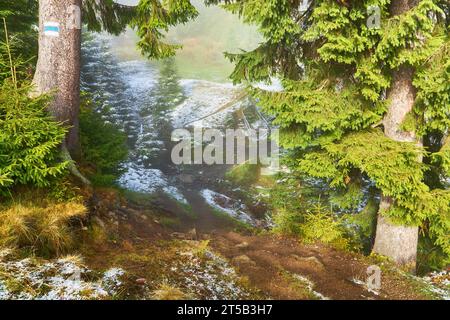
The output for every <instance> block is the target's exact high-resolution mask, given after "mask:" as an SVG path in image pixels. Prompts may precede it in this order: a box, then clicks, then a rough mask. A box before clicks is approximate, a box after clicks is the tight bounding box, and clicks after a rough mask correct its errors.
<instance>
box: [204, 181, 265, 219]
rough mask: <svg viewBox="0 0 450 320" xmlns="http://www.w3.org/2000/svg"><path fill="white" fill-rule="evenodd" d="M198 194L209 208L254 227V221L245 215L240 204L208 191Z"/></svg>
mask: <svg viewBox="0 0 450 320" xmlns="http://www.w3.org/2000/svg"><path fill="white" fill-rule="evenodd" d="M200 194H201V196H202V197H203V198H204V199H205V201H206V202H207V203H208V204H209V205H210V206H211V207H213V208H215V209H217V210H219V211H221V212H223V213H226V214H227V215H229V216H230V217H232V218H234V219H237V220H239V221H242V222H245V223H248V224H250V225H252V226H256V222H255V220H254V219H253V218H252V217H251V216H249V215H248V214H247V213H245V211H244V210H246V207H245V205H243V204H241V203H240V202H238V201H236V200H233V199H231V198H230V197H227V196H226V195H223V194H220V193H218V192H215V191H212V190H209V189H204V190H202V191H201V192H200Z"/></svg>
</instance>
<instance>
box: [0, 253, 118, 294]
mask: <svg viewBox="0 0 450 320" xmlns="http://www.w3.org/2000/svg"><path fill="white" fill-rule="evenodd" d="M10 254H11V252H10V251H9V250H2V251H0V272H1V275H2V276H1V277H0V300H31V299H33V300H91V299H110V298H112V297H114V296H116V295H117V293H118V292H119V290H120V288H121V285H122V280H121V277H122V276H123V275H124V274H125V272H124V271H123V270H122V269H119V268H112V269H109V270H107V271H106V272H105V273H103V274H95V273H93V272H92V271H91V270H89V269H88V268H86V267H84V266H83V265H82V263H81V262H80V261H79V258H78V257H67V258H61V259H58V260H54V261H43V262H40V261H38V260H35V259H31V258H27V259H23V260H13V259H11V260H9V259H8V258H9V256H10Z"/></svg>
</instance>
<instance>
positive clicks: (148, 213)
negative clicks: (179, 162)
mask: <svg viewBox="0 0 450 320" xmlns="http://www.w3.org/2000/svg"><path fill="white" fill-rule="evenodd" d="M103 197H104V196H103ZM103 203H104V204H107V205H106V206H105V207H104V208H101V207H97V210H96V212H95V215H94V217H93V221H96V222H95V223H96V224H97V225H98V224H99V222H98V220H100V221H101V222H100V225H101V228H103V229H104V231H106V233H108V235H107V236H103V237H101V239H100V240H99V241H97V242H95V243H90V244H89V243H88V244H86V246H85V248H84V250H83V251H84V252H83V254H84V255H85V256H86V257H87V260H88V261H87V262H88V263H89V265H90V266H91V267H93V268H100V269H102V268H107V267H111V264H119V266H120V267H123V268H124V269H125V270H128V271H130V272H131V273H132V275H133V277H134V279H138V278H145V279H146V280H147V283H156V282H157V281H159V280H160V279H162V278H167V279H171V278H174V277H175V278H176V277H177V276H181V277H189V276H190V275H189V274H188V275H186V274H184V275H177V274H176V272H175V273H167V274H166V273H165V272H166V270H169V269H170V266H171V265H174V264H178V263H179V262H180V261H177V260H179V259H180V258H179V257H180V256H179V254H178V253H177V252H176V250H175V249H174V250H172V249H173V248H174V246H173V244H174V243H175V244H176V245H175V247H179V243H180V240H181V243H183V241H185V240H186V242H185V244H184V245H182V246H184V247H183V250H185V249H186V248H188V249H189V247H192V248H193V250H194V251H195V250H197V249H195V248H196V247H198V246H200V247H203V246H204V244H205V243H207V249H206V250H207V251H210V252H212V253H213V254H214V255H216V254H218V255H219V256H221V257H223V258H224V259H225V261H226V263H227V264H229V265H230V266H232V267H233V269H234V270H235V271H236V273H237V275H238V276H239V277H242V278H243V279H245V280H246V282H247V283H248V286H249V287H250V288H253V289H254V290H255V291H257V292H259V294H258V295H257V296H255V297H256V298H258V297H259V298H261V297H265V298H269V299H333V300H334V299H351V300H358V299H427V298H429V297H428V296H427V295H425V294H423V293H421V292H420V290H419V287H418V285H417V283H415V282H414V281H412V280H411V279H410V278H409V277H406V276H403V275H401V274H400V273H399V272H397V271H393V270H392V268H390V267H389V265H387V264H385V265H384V266H383V263H381V264H380V267H381V268H382V271H383V273H382V288H381V290H380V292H378V293H374V292H370V291H369V290H368V289H367V288H366V286H365V283H366V278H367V275H366V271H367V268H368V267H369V266H370V265H372V264H374V263H375V262H374V260H373V259H372V260H373V261H372V260H371V259H369V258H367V257H364V256H361V255H358V254H354V253H349V252H345V251H340V250H336V249H333V248H330V247H328V246H325V245H322V244H316V245H305V244H302V243H300V242H299V241H298V240H295V239H292V238H284V237H278V236H275V235H272V234H259V235H252V234H250V233H248V232H245V231H242V232H236V231H235V228H233V227H232V226H230V225H229V224H225V223H224V224H223V228H221V229H216V230H211V229H209V230H208V229H203V228H200V230H196V232H192V229H191V230H189V228H191V227H192V225H187V226H186V227H187V228H183V227H181V230H180V227H179V226H178V227H177V228H172V227H170V226H164V225H162V224H161V222H160V221H161V216H160V214H161V213H160V212H157V213H155V212H154V211H152V210H151V209H146V210H139V209H137V208H136V207H130V206H124V205H123V204H122V205H117V206H116V208H115V209H111V208H110V205H111V204H112V203H114V201H112V200H109V201H103ZM164 214H165V215H167V214H169V213H168V212H165V213H164ZM158 215H159V216H158ZM215 226H217V225H215ZM201 229H203V230H201ZM202 250H204V249H202ZM133 259H134V260H133ZM200 265H201V263H200V264H199V266H197V267H200ZM218 272H219V271H218ZM192 276H195V275H192ZM217 276H220V275H217ZM175 280H176V279H175ZM175 282H176V281H175ZM253 289H252V290H253Z"/></svg>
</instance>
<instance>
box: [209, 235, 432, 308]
mask: <svg viewBox="0 0 450 320" xmlns="http://www.w3.org/2000/svg"><path fill="white" fill-rule="evenodd" d="M212 246H213V247H214V248H215V250H217V251H218V252H220V253H221V254H222V255H223V256H225V257H226V258H227V259H229V260H230V261H231V263H232V264H233V265H234V266H235V267H236V268H238V270H239V273H240V274H242V275H245V276H247V277H248V278H249V279H250V282H251V283H252V284H253V285H255V286H256V287H258V288H260V289H261V290H263V291H264V292H267V293H268V294H269V296H270V297H271V298H274V299H311V298H312V299H333V300H335V299H351V300H358V299H376V300H378V299H424V296H422V295H421V294H416V293H415V292H414V291H416V290H415V288H413V286H412V284H410V283H408V282H407V281H405V279H401V278H400V277H396V276H395V275H393V274H391V273H386V274H385V275H384V276H383V277H382V289H381V290H380V292H379V293H378V294H375V293H373V292H370V291H368V290H367V288H366V286H365V285H364V284H365V282H366V278H367V275H366V271H367V267H368V266H369V264H368V261H365V260H367V259H365V258H364V257H361V256H358V255H354V254H350V253H346V252H343V251H338V250H335V249H332V248H329V247H327V246H324V245H320V244H318V245H313V246H306V245H302V244H300V243H299V242H298V241H296V240H294V239H287V238H280V237H275V236H271V235H265V236H264V235H263V236H261V235H258V236H245V235H242V234H238V233H234V232H228V233H225V234H221V235H216V236H215V237H214V239H213V242H212ZM305 286H306V287H307V288H306V289H305ZM308 287H309V288H308ZM307 289H309V290H307Z"/></svg>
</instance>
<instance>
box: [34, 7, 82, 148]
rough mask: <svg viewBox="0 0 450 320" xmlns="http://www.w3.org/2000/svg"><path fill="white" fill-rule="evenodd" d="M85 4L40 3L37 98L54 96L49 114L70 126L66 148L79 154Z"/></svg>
mask: <svg viewBox="0 0 450 320" xmlns="http://www.w3.org/2000/svg"><path fill="white" fill-rule="evenodd" d="M81 1H82V0H39V55H38V62H37V67H36V74H35V77H34V81H33V82H34V85H35V87H36V93H37V94H43V93H50V94H52V95H53V96H54V98H53V100H52V103H51V104H50V106H49V111H50V112H51V113H52V115H53V116H54V117H55V118H56V119H57V120H58V121H61V122H63V123H64V124H65V125H67V126H69V133H68V134H67V136H66V141H65V145H66V146H67V147H68V149H69V151H70V152H71V153H72V154H73V155H75V156H76V155H77V153H78V150H79V145H78V144H79V138H78V127H79V123H78V113H79V109H80V63H81V62H80V55H81V13H80V8H81Z"/></svg>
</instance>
